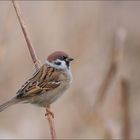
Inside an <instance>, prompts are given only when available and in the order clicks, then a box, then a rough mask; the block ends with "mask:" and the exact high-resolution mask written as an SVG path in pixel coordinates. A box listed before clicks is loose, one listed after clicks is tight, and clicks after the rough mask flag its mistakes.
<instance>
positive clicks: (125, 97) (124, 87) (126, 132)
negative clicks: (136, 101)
mask: <svg viewBox="0 0 140 140" xmlns="http://www.w3.org/2000/svg"><path fill="white" fill-rule="evenodd" d="M120 88H121V89H120V90H121V94H122V111H123V112H122V115H123V126H122V137H123V139H124V140H129V139H130V108H129V84H128V81H127V80H126V79H125V78H122V79H121V80H120Z"/></svg>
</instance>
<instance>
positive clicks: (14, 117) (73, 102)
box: [0, 1, 140, 139]
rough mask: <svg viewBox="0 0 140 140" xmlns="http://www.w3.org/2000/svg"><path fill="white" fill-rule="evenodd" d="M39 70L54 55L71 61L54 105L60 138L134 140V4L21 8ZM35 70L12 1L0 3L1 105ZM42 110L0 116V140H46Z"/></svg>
mask: <svg viewBox="0 0 140 140" xmlns="http://www.w3.org/2000/svg"><path fill="white" fill-rule="evenodd" d="M19 4H20V8H21V11H22V15H23V17H24V20H25V23H26V25H27V28H28V31H29V34H30V37H31V40H32V42H33V44H34V47H35V50H36V53H37V55H38V57H39V59H40V61H41V62H42V63H43V62H44V61H45V59H46V58H47V56H48V55H49V54H50V53H52V52H53V51H56V50H61V51H65V52H67V53H68V54H70V56H72V57H74V58H75V61H73V63H72V66H71V68H72V72H73V77H74V79H73V83H72V85H71V87H70V89H69V90H68V91H67V92H66V94H65V95H64V96H62V97H61V98H60V99H59V100H58V101H56V102H55V103H54V104H53V105H52V111H53V112H54V114H55V127H56V133H57V138H59V139H68V138H69V139H81V138H85V139H87V138H88V139H89V138H90V139H97V138H106V139H114V138H125V139H127V138H133V139H136V138H140V133H139V129H140V110H139V105H140V100H139V98H140V94H139V92H140V74H139V71H140V65H139V60H140V17H139V14H140V2H139V1H135V2H133V1H41V2H39V1H19ZM34 71H35V68H34V65H33V62H32V60H31V57H30V55H29V51H28V48H27V45H26V42H25V39H24V36H23V33H22V31H21V27H20V26H19V22H18V20H17V17H16V14H15V11H14V8H13V6H12V3H11V2H10V1H1V2H0V104H2V103H3V102H5V101H7V100H8V99H10V98H11V97H13V96H15V93H16V91H17V90H18V89H19V87H20V86H21V85H22V84H23V83H24V82H25V81H26V80H27V79H28V78H29V77H30V76H31V75H32V73H33V72H34ZM44 114H45V109H43V108H38V107H34V106H32V105H29V104H26V105H25V104H19V105H15V106H13V107H11V108H9V109H7V110H5V111H4V112H1V113H0V138H1V139H4V138H10V139H15V138H22V139H29V138H37V139H45V138H50V133H49V125H48V121H47V119H46V118H45V116H44Z"/></svg>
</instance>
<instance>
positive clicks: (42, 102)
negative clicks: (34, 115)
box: [29, 84, 69, 107]
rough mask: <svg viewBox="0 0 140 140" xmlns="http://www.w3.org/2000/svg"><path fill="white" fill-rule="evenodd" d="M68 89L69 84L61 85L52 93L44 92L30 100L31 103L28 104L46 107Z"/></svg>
mask: <svg viewBox="0 0 140 140" xmlns="http://www.w3.org/2000/svg"><path fill="white" fill-rule="evenodd" d="M68 87H69V84H62V85H61V86H59V87H57V88H56V89H54V90H52V91H47V92H45V91H44V92H43V93H41V94H40V95H38V96H36V97H34V98H32V101H29V102H30V103H32V104H36V105H38V106H41V107H46V106H47V105H50V104H51V103H53V102H54V101H55V100H57V99H58V98H59V97H60V96H61V95H62V94H63V93H64V91H65V90H66V89H67V88H68Z"/></svg>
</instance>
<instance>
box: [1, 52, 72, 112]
mask: <svg viewBox="0 0 140 140" xmlns="http://www.w3.org/2000/svg"><path fill="white" fill-rule="evenodd" d="M73 60H74V59H73V58H71V57H69V55H68V54H67V53H65V52H63V51H55V52H53V53H52V54H50V55H49V56H48V57H47V60H46V61H45V63H44V64H43V65H42V66H41V67H40V68H39V69H38V70H37V71H36V72H35V73H34V74H33V75H32V76H31V78H29V79H28V80H27V81H26V82H25V83H24V84H23V85H22V86H21V87H20V89H19V90H18V91H17V93H16V96H14V97H13V98H12V99H10V100H9V101H7V102H5V103H3V104H2V105H0V112H2V111H3V110H5V109H6V108H8V107H10V106H12V105H14V104H18V103H30V104H34V105H37V106H39V107H45V108H47V107H49V106H50V104H52V103H53V102H54V101H56V100H57V99H58V98H59V97H60V96H61V95H62V94H63V93H64V92H65V91H66V90H67V89H68V88H69V86H70V84H71V82H72V72H71V69H70V63H71V61H73Z"/></svg>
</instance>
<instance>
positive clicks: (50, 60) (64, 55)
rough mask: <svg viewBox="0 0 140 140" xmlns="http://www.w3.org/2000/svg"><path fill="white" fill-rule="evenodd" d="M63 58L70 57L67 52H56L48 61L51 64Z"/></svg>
mask: <svg viewBox="0 0 140 140" xmlns="http://www.w3.org/2000/svg"><path fill="white" fill-rule="evenodd" d="M62 57H68V55H67V54H66V53H65V52H62V51H56V52H54V53H52V54H51V55H49V56H48V58H47V60H48V61H49V62H52V61H54V60H56V59H60V58H62Z"/></svg>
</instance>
